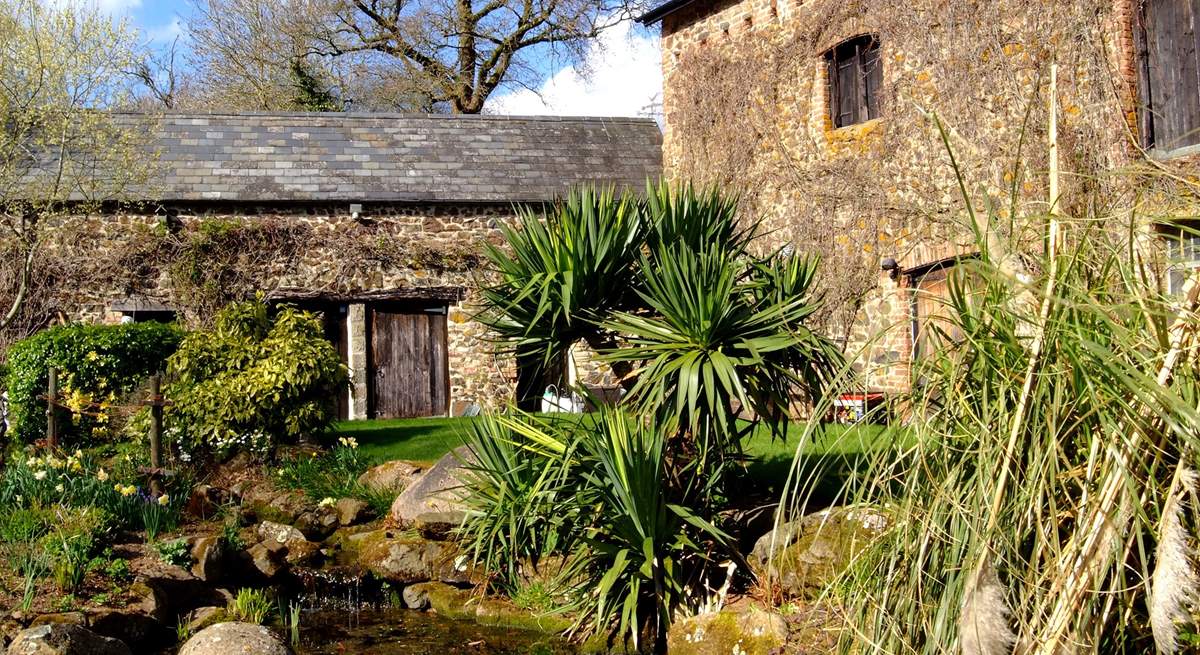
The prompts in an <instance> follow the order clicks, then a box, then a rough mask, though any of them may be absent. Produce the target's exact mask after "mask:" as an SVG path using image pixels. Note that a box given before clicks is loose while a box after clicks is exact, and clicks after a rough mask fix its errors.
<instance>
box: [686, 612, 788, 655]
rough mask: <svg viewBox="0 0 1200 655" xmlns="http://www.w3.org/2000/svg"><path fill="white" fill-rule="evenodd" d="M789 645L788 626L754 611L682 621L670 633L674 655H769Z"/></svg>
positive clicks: (769, 615)
mask: <svg viewBox="0 0 1200 655" xmlns="http://www.w3.org/2000/svg"><path fill="white" fill-rule="evenodd" d="M786 641H787V622H786V621H784V620H783V617H781V616H779V615H778V614H772V613H770V612H765V611H762V610H757V609H753V608H751V609H750V610H748V611H744V612H734V611H730V610H725V611H721V612H709V613H706V614H698V615H696V616H692V617H688V618H686V619H680V620H678V621H675V622H674V623H672V624H671V630H670V632H669V633H667V651H668V652H670V653H671V655H729V654H730V653H737V654H738V655H769V654H770V653H773V652H775V651H776V649H778V648H780V647H781V646H783V644H784V643H785V642H786Z"/></svg>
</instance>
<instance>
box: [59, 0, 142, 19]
mask: <svg viewBox="0 0 1200 655" xmlns="http://www.w3.org/2000/svg"><path fill="white" fill-rule="evenodd" d="M44 2H45V4H47V5H50V6H57V7H64V6H68V5H74V6H76V7H81V6H82V7H95V8H96V9H98V10H100V11H101V12H103V13H106V14H109V15H111V16H125V15H128V14H130V13H132V12H133V10H134V9H137V8H138V7H141V6H142V0H44Z"/></svg>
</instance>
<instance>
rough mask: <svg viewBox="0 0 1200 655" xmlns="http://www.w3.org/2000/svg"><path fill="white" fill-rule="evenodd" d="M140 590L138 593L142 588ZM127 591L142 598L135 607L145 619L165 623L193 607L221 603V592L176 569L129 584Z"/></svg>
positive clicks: (160, 571)
mask: <svg viewBox="0 0 1200 655" xmlns="http://www.w3.org/2000/svg"><path fill="white" fill-rule="evenodd" d="M143 588H144V591H138V590H139V589H143ZM130 590H131V591H138V593H139V594H141V595H142V596H143V600H142V601H141V603H139V604H138V605H137V608H138V609H139V610H140V611H141V612H143V613H144V614H147V615H149V616H153V617H156V618H158V620H159V621H162V622H163V623H166V622H168V621H170V620H173V619H175V618H177V617H179V616H182V615H185V614H187V613H188V612H190V611H192V610H193V609H195V608H197V607H203V606H205V605H223V604H225V600H226V599H225V594H227V593H228V592H224V590H222V589H217V588H214V587H213V586H212V585H210V584H208V583H207V582H204V581H203V580H200V579H198V578H196V577H195V576H193V575H192V574H191V573H188V572H187V571H182V570H179V569H162V570H159V571H158V572H157V573H156V574H154V575H149V576H146V577H143V578H140V579H139V580H137V581H135V582H134V583H133V586H131V587H130Z"/></svg>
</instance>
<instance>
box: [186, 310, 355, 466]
mask: <svg viewBox="0 0 1200 655" xmlns="http://www.w3.org/2000/svg"><path fill="white" fill-rule="evenodd" d="M169 366H170V372H171V373H172V375H173V376H174V377H175V381H174V382H173V383H172V385H171V388H170V390H169V392H168V393H169V395H170V397H171V399H172V400H173V402H174V404H173V405H171V406H170V407H169V408H168V412H169V414H170V416H171V418H172V419H173V420H174V421H175V426H174V427H175V429H178V430H180V431H181V434H180V435H179V438H181V439H183V440H184V443H183V444H181V445H182V446H183V447H199V448H202V449H206V450H209V451H211V452H215V453H218V454H221V453H226V452H230V451H234V450H249V449H254V448H258V447H263V446H267V445H270V444H271V443H272V442H273V441H274V440H276V439H289V440H294V439H295V438H296V437H298V436H300V435H302V434H310V433H314V432H318V431H321V430H324V429H326V428H328V427H329V425H330V424H331V423H332V422H333V420H334V418H335V406H334V403H333V398H335V397H336V394H338V393H340V392H341V391H343V390H344V389H345V387H346V383H347V381H348V375H347V371H346V367H345V366H343V365H342V363H341V360H340V358H339V357H338V354H337V350H336V349H335V348H334V347H333V345H332V344H331V343H329V341H328V340H326V339H325V337H324V333H323V331H322V327H321V323H320V321H319V320H318V319H317V317H316V316H314V315H313V314H311V313H307V312H302V311H300V310H298V309H296V308H294V307H284V308H282V309H281V310H279V312H278V313H277V314H275V315H274V316H272V315H271V312H270V311H269V309H268V307H267V305H266V304H265V303H264V302H263V301H262V300H261V299H259V300H257V301H253V302H240V303H234V304H231V305H229V306H227V307H226V308H225V309H223V310H221V312H220V313H219V314H218V315H217V317H216V320H215V325H214V327H213V328H212V329H211V330H204V331H197V332H193V333H191V334H189V335H188V336H187V338H185V339H184V340H183V343H182V344H181V345H180V347H179V350H178V351H177V352H176V353H175V354H174V355H173V356H172V357H171V359H170V363H169Z"/></svg>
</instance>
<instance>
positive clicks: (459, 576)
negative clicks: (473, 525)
mask: <svg viewBox="0 0 1200 655" xmlns="http://www.w3.org/2000/svg"><path fill="white" fill-rule="evenodd" d="M358 564H359V565H360V566H362V567H364V568H366V569H368V570H370V571H371V572H372V573H374V574H375V575H377V576H379V577H380V578H382V579H384V580H387V581H388V582H394V583H398V584H413V583H416V582H427V581H430V580H434V581H441V582H449V583H453V584H463V583H471V582H474V581H475V580H474V578H475V575H474V573H475V571H474V567H472V566H470V564H469V563H468V562H467V557H466V556H465V555H462V554H461V553H460V552H459V549H458V547H457V546H456V545H455V544H453V543H450V542H441V541H426V540H423V539H398V538H390V537H382V538H376V539H370V540H364V543H363V547H362V550H361V551H360V552H359V554H358Z"/></svg>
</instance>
